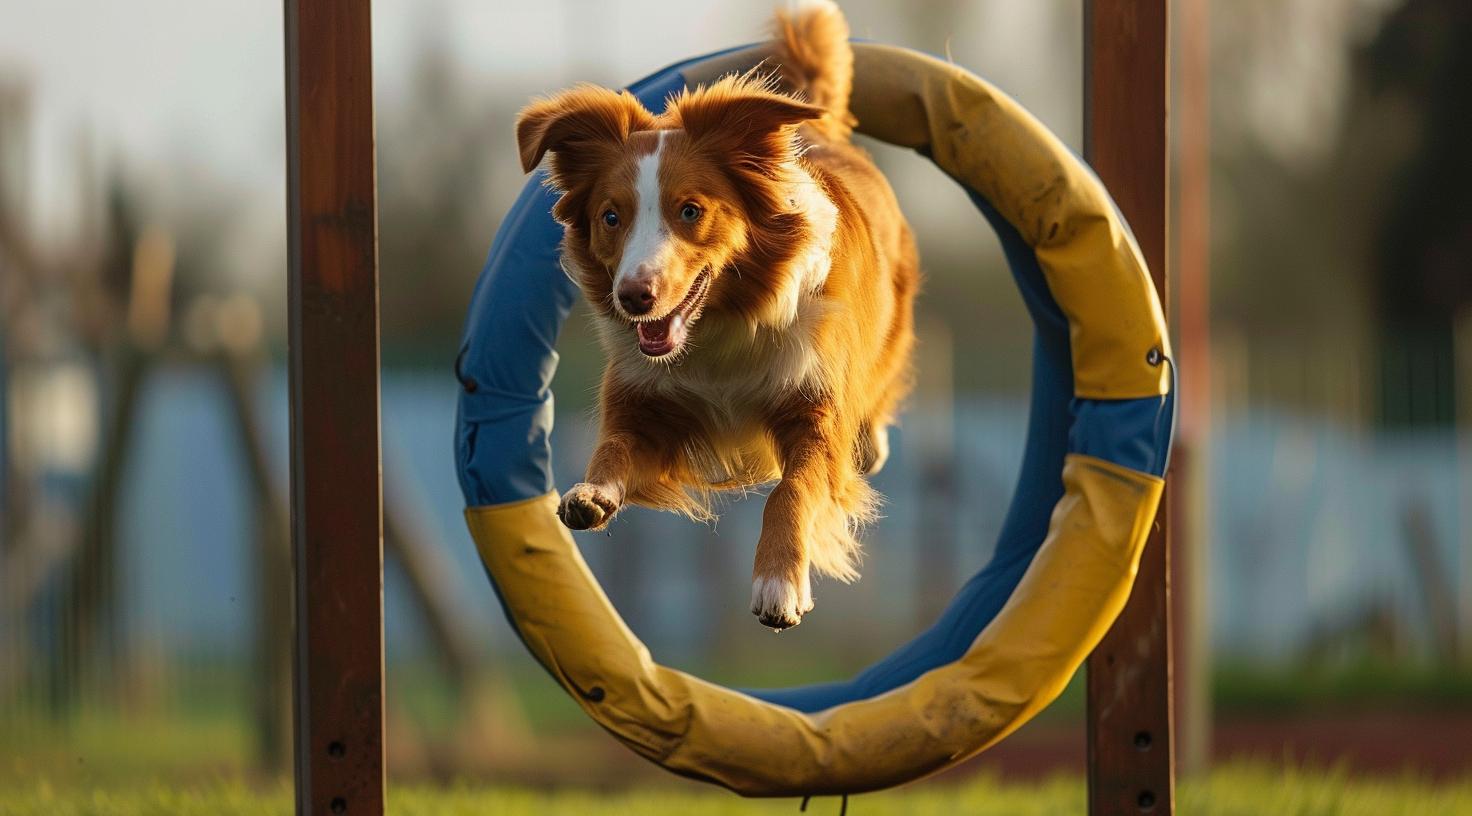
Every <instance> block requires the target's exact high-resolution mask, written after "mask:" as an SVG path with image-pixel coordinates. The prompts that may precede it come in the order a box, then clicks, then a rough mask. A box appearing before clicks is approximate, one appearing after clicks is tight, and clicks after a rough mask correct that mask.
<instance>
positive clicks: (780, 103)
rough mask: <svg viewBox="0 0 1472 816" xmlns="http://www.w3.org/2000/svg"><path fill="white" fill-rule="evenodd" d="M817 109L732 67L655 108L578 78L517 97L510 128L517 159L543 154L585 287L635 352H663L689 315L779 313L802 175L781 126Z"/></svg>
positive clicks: (531, 160)
mask: <svg viewBox="0 0 1472 816" xmlns="http://www.w3.org/2000/svg"><path fill="white" fill-rule="evenodd" d="M820 114H821V111H820V110H818V109H817V108H813V107H811V106H809V105H805V104H803V103H800V102H797V101H795V100H792V99H790V98H788V97H784V96H781V95H778V94H774V93H771V92H770V91H768V90H766V89H765V88H763V87H761V86H760V85H759V84H757V83H754V82H751V81H748V80H741V79H739V78H732V79H728V80H723V81H721V82H719V83H717V84H716V85H714V86H712V87H710V88H707V89H701V90H697V91H693V92H687V93H685V94H684V95H681V96H677V97H675V98H674V99H672V100H671V101H670V109H669V111H668V112H666V113H665V114H663V115H661V116H658V117H656V116H654V115H653V114H650V113H649V112H648V111H647V110H645V109H644V108H643V107H642V106H640V105H639V103H638V102H637V101H636V100H634V99H633V97H631V96H629V95H628V94H626V93H625V94H615V93H614V92H612V91H605V90H602V89H595V88H589V87H582V88H578V89H574V90H572V91H568V92H566V93H564V94H561V95H559V96H556V97H553V98H551V99H548V100H544V101H542V102H538V103H535V104H533V105H531V106H529V107H528V108H527V109H526V110H524V111H523V112H522V115H521V118H520V120H519V121H518V123H517V135H518V138H519V140H520V142H521V148H522V162H523V166H525V167H526V168H527V169H531V168H532V167H535V166H536V164H537V163H538V162H540V160H541V157H542V155H543V154H544V153H546V152H548V151H550V152H551V153H552V163H551V166H550V184H551V185H552V186H553V187H554V188H556V189H558V190H561V191H562V193H563V196H562V198H561V199H560V200H559V201H558V203H557V204H556V206H555V207H554V209H553V214H554V216H555V217H556V218H557V220H558V221H560V222H561V223H562V224H563V225H564V227H565V228H566V235H565V238H564V242H563V249H564V253H565V255H566V257H567V258H568V260H570V261H571V262H572V263H571V264H570V265H571V266H572V268H573V270H572V271H573V272H574V274H575V277H576V278H577V280H578V283H579V285H580V286H581V287H582V289H583V291H584V293H585V294H586V296H587V297H588V299H589V300H590V301H591V302H592V303H593V305H594V306H595V308H597V309H598V310H599V312H600V313H601V314H602V315H603V316H604V317H605V318H607V319H609V320H611V321H614V322H615V323H617V324H621V325H624V326H627V331H628V332H629V335H630V341H631V342H632V343H633V344H635V345H637V347H638V349H639V351H641V352H642V353H643V355H644V356H646V357H648V358H653V359H666V360H667V359H674V358H675V357H676V356H677V355H678V354H679V352H680V351H681V350H683V349H684V348H685V347H686V344H687V343H688V341H689V339H690V336H691V331H692V329H693V327H694V326H695V324H696V321H697V320H698V319H699V318H700V317H701V315H702V314H703V313H707V312H727V313H730V314H733V315H735V316H738V317H740V318H741V319H744V320H746V321H748V322H751V323H756V322H768V323H770V324H772V325H775V326H778V327H780V326H781V325H783V319H784V318H783V317H782V316H783V315H786V317H785V319H786V320H788V321H790V319H791V318H790V314H791V313H794V312H795V309H796V304H795V302H794V298H793V296H792V293H793V292H794V291H795V290H796V289H798V288H799V287H800V286H802V284H801V283H799V282H797V279H798V278H804V279H805V276H803V275H800V274H797V273H795V272H794V271H793V269H792V268H791V267H793V266H794V259H796V258H798V256H799V255H801V254H802V253H803V252H804V251H805V249H806V248H807V247H808V246H809V245H810V244H811V243H812V241H811V232H812V229H811V225H810V224H809V219H808V217H807V215H806V214H805V212H804V211H803V209H804V207H805V203H806V202H808V201H810V200H811V199H812V195H811V191H810V190H804V189H803V186H804V185H806V187H812V186H813V179H812V178H811V177H809V176H808V175H807V174H806V173H805V172H803V171H801V169H800V168H799V167H798V164H797V154H796V145H795V132H794V130H793V128H795V126H796V124H797V123H798V122H801V121H804V120H806V119H812V118H815V117H816V116H818V115H820ZM817 198H820V199H821V198H823V197H822V195H821V194H818V195H817ZM823 203H825V204H827V202H826V199H824V202H823ZM829 207H830V209H831V205H829ZM831 231H832V221H831V218H830V219H829V221H828V223H827V229H826V231H825V232H824V237H825V239H826V237H827V235H828V233H831ZM825 245H826V244H825ZM733 270H734V271H733ZM774 314H776V315H778V316H777V317H775V318H774V317H773V315H774Z"/></svg>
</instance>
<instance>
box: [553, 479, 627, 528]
mask: <svg viewBox="0 0 1472 816" xmlns="http://www.w3.org/2000/svg"><path fill="white" fill-rule="evenodd" d="M618 505H619V501H618V499H617V498H615V497H614V494H613V491H611V490H609V489H607V488H605V487H599V486H598V485H592V484H588V483H587V482H583V483H581V484H576V485H573V486H572V489H571V490H569V491H567V493H565V494H563V496H562V504H560V505H558V506H557V517H558V518H560V519H562V523H563V524H566V525H567V527H568V529H572V530H601V529H603V528H604V527H605V526H607V525H608V521H609V519H611V518H613V514H614V513H617V512H618Z"/></svg>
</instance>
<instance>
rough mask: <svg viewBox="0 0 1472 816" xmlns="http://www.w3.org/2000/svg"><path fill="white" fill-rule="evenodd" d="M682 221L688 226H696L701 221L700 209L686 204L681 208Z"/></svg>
mask: <svg viewBox="0 0 1472 816" xmlns="http://www.w3.org/2000/svg"><path fill="white" fill-rule="evenodd" d="M680 220H681V221H684V222H685V223H686V224H694V223H695V222H696V221H699V220H700V207H698V206H696V205H694V204H686V205H685V206H683V207H681V208H680Z"/></svg>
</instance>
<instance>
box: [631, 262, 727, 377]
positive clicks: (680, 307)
mask: <svg viewBox="0 0 1472 816" xmlns="http://www.w3.org/2000/svg"><path fill="white" fill-rule="evenodd" d="M709 290H710V270H709V269H703V270H701V272H700V274H699V275H697V276H696V278H695V282H694V283H692V284H690V291H689V292H688V293H686V294H685V299H684V300H682V301H680V302H679V304H677V305H676V306H675V308H673V309H671V310H670V312H669V314H667V315H665V316H664V317H661V318H659V319H658V320H641V321H639V322H638V323H635V324H634V329H635V331H636V332H637V333H638V335H639V351H642V352H644V354H645V355H646V356H648V357H664V356H666V355H668V354H673V353H674V352H676V351H678V350H679V349H680V347H682V346H684V345H685V339H686V338H687V337H689V336H690V325H691V324H692V323H694V322H695V318H697V317H699V316H700V307H701V306H703V305H705V296H706V293H707V292H708V291H709Z"/></svg>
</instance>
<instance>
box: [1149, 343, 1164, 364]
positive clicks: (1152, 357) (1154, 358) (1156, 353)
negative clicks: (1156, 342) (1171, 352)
mask: <svg viewBox="0 0 1472 816" xmlns="http://www.w3.org/2000/svg"><path fill="white" fill-rule="evenodd" d="M1164 359H1165V355H1164V354H1161V353H1160V349H1159V348H1155V347H1153V346H1152V347H1151V348H1150V350H1149V351H1147V352H1145V362H1147V363H1149V364H1150V365H1152V366H1158V365H1160V361H1161V360H1164Z"/></svg>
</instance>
